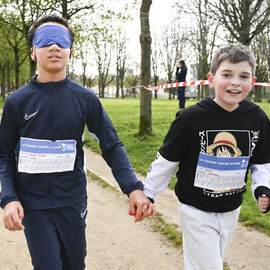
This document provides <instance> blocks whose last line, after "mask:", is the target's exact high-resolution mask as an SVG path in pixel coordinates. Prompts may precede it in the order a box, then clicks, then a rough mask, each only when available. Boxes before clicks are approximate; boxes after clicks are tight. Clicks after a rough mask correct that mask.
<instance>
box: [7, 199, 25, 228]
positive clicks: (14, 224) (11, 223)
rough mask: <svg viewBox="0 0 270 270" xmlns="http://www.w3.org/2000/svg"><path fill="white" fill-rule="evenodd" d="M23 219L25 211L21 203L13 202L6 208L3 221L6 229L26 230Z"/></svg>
mask: <svg viewBox="0 0 270 270" xmlns="http://www.w3.org/2000/svg"><path fill="white" fill-rule="evenodd" d="M23 217H24V211H23V207H22V205H21V203H20V202H18V201H13V202H10V203H8V204H7V205H6V206H5V207H4V214H3V220H4V224H5V228H6V229H8V230H10V231H16V230H24V226H23V225H22V220H23Z"/></svg>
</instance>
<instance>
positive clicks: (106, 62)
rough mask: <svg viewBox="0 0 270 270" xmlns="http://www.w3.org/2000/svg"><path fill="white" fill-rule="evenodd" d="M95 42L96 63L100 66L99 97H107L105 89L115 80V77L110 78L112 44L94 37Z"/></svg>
mask: <svg viewBox="0 0 270 270" xmlns="http://www.w3.org/2000/svg"><path fill="white" fill-rule="evenodd" d="M94 39H95V42H94V43H92V45H93V48H94V51H95V53H96V62H97V66H98V74H99V84H98V86H99V97H101V98H104V97H105V88H106V86H108V85H109V84H110V83H111V82H112V81H113V79H114V76H109V71H110V67H111V61H112V44H111V43H110V42H107V41H106V39H105V40H103V41H102V40H101V39H98V38H97V36H95V37H94Z"/></svg>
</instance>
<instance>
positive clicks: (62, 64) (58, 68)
mask: <svg viewBox="0 0 270 270" xmlns="http://www.w3.org/2000/svg"><path fill="white" fill-rule="evenodd" d="M45 25H58V26H61V27H64V26H63V25H61V24H57V23H53V22H48V23H44V24H42V25H41V26H40V27H39V28H41V27H43V26H45ZM72 53H73V52H72V50H71V49H70V48H62V47H60V46H59V45H57V44H52V45H50V46H46V47H41V48H36V47H34V48H33V49H32V53H31V56H32V59H33V60H36V61H37V69H38V77H37V81H39V82H48V81H59V80H63V79H65V77H66V66H67V64H68V61H69V57H70V55H72Z"/></svg>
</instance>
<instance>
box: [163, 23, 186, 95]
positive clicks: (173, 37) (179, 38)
mask: <svg viewBox="0 0 270 270" xmlns="http://www.w3.org/2000/svg"><path fill="white" fill-rule="evenodd" d="M180 29H181V28H180V25H179V23H178V22H176V20H175V19H174V18H173V19H172V21H171V23H170V24H169V25H168V26H166V27H165V28H164V29H163V31H162V36H163V38H162V41H161V42H162V44H161V48H160V54H161V56H162V62H161V64H162V66H163V67H164V69H165V72H166V74H167V83H172V82H173V81H175V70H176V65H177V63H178V62H179V60H180V59H181V58H182V53H183V50H184V48H185V46H186V45H185V39H184V33H181V30H180ZM172 94H173V93H172V89H171V88H170V89H169V99H171V98H172Z"/></svg>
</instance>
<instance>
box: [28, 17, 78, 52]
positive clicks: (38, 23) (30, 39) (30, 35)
mask: <svg viewBox="0 0 270 270" xmlns="http://www.w3.org/2000/svg"><path fill="white" fill-rule="evenodd" d="M47 22H54V23H58V24H62V25H63V26H65V27H66V28H67V30H68V32H69V34H70V38H71V46H72V44H73V42H74V37H75V33H74V31H73V28H72V27H71V26H70V25H69V23H68V21H67V20H66V19H65V18H63V17H61V16H59V15H57V14H47V15H44V16H42V17H40V18H39V19H37V20H36V21H34V23H33V24H32V26H31V27H30V29H29V31H28V44H29V46H30V47H31V48H32V47H33V39H34V34H35V32H36V30H37V29H38V28H39V27H40V26H41V25H42V24H44V23H47Z"/></svg>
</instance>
